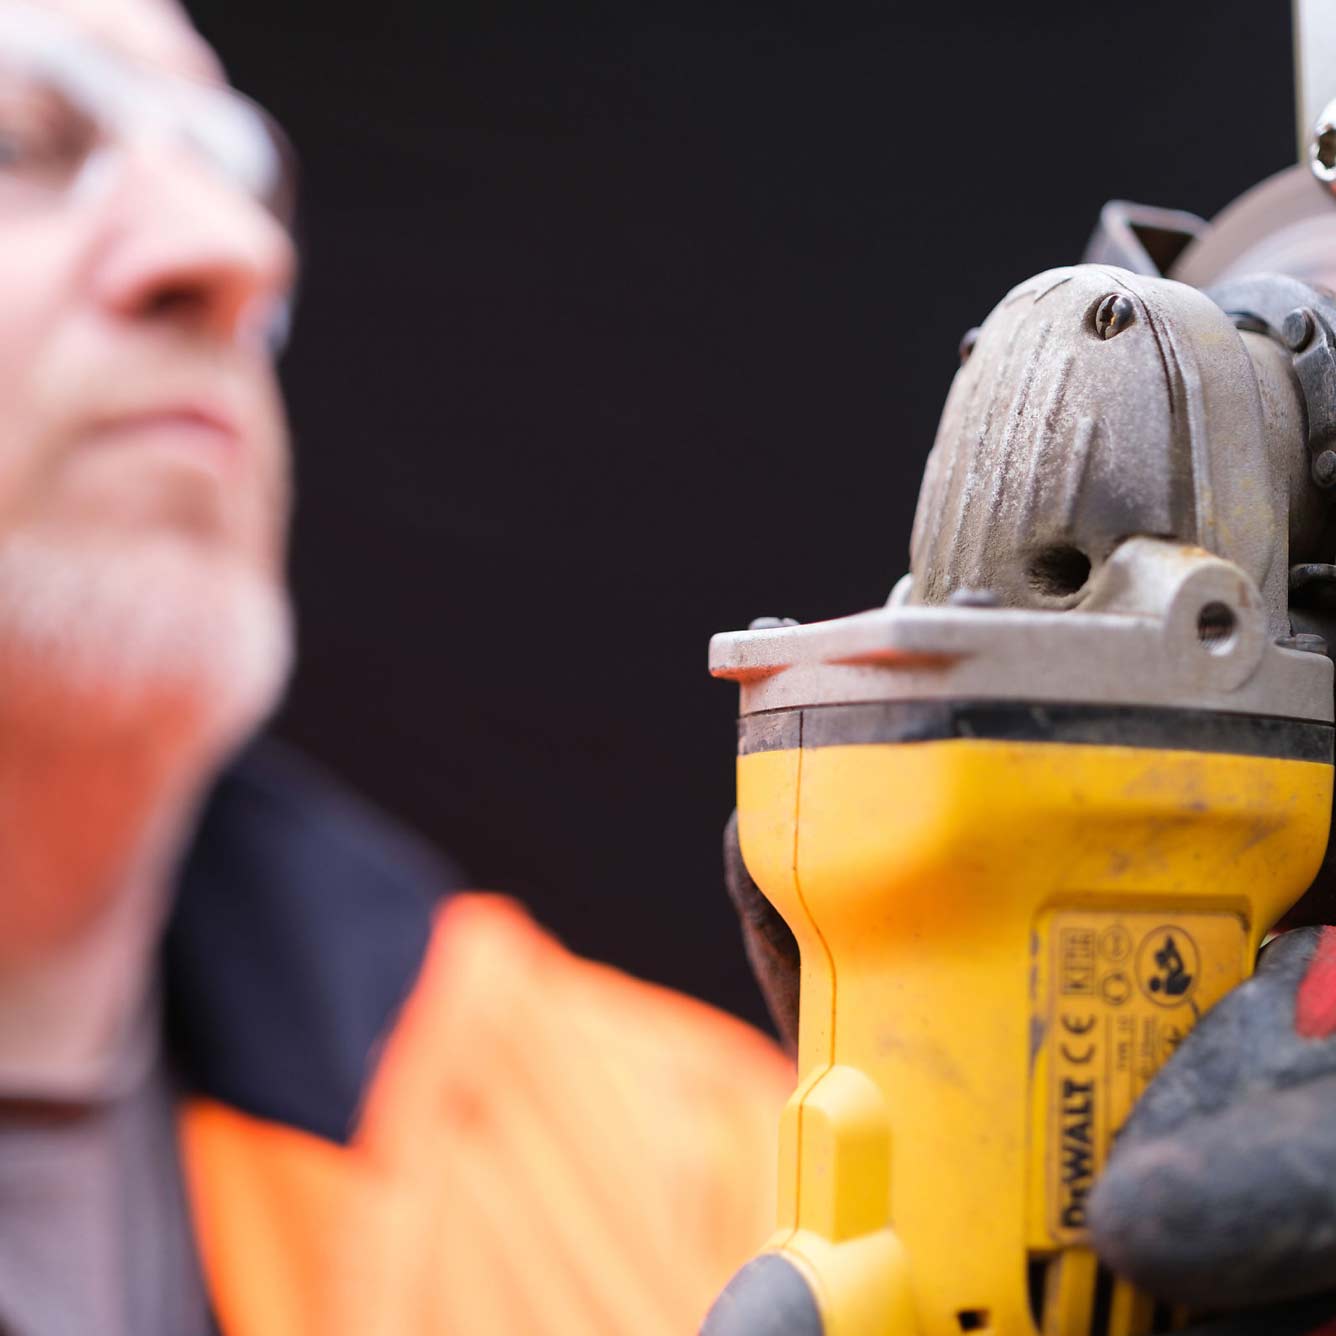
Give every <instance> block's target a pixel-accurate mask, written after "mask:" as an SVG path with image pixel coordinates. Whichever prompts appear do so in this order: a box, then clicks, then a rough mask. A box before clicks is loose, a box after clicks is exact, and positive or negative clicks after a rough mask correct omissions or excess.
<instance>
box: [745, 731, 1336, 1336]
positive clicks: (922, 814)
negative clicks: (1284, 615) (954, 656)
mask: <svg viewBox="0 0 1336 1336" xmlns="http://www.w3.org/2000/svg"><path fill="white" fill-rule="evenodd" d="M879 708H880V711H881V712H880V715H879V713H878V711H879ZM1125 713H1126V718H1125V719H1124V720H1123V721H1121V722H1119V723H1118V724H1117V726H1115V727H1114V728H1112V729H1110V728H1108V727H1107V726H1105V727H1102V728H1101V727H1092V726H1085V727H1081V726H1077V727H1070V726H1069V727H1066V728H1065V730H1064V729H1063V728H1054V729H1052V730H1049V729H1047V728H1046V727H1044V726H1042V723H1041V726H1039V727H1037V728H1036V727H1030V728H1029V729H1028V730H1026V729H1017V728H1014V727H1010V726H1008V727H1002V728H995V729H994V730H993V731H994V732H996V733H998V734H999V736H992V737H989V736H960V735H958V734H959V732H960V731H961V730H956V735H952V736H933V735H932V729H931V727H927V728H922V727H916V726H915V724H914V718H913V707H912V706H910V707H905V706H899V707H897V706H886V707H876V706H868V705H858V706H840V705H826V706H818V707H815V708H811V709H795V710H790V711H779V712H771V713H769V714H764V715H758V716H752V717H751V718H744V719H743V721H742V724H741V748H740V752H741V754H740V756H739V761H738V813H739V832H740V838H741V844H742V850H743V855H744V858H745V860H746V863H747V866H748V869H749V870H750V872H751V874H752V876H753V877H754V878H755V880H756V882H757V884H758V885H759V886H760V887H761V889H762V890H763V891H764V893H765V894H766V896H767V897H769V899H770V900H771V901H772V902H773V903H774V904H775V905H776V906H777V908H778V909H779V911H780V912H781V913H782V914H783V916H784V918H785V919H786V920H787V922H788V923H789V925H790V926H791V928H792V929H793V932H794V934H795V936H796V937H797V939H798V943H799V946H800V949H801V957H802V1014H801V1038H800V1054H799V1073H798V1077H799V1079H798V1086H797V1089H796V1091H795V1093H794V1095H793V1097H792V1099H791V1101H790V1102H789V1105H788V1107H787V1109H786V1111H785V1113H784V1116H783V1124H782V1149H781V1165H780V1211H779V1215H780V1218H779V1224H778V1229H777V1231H776V1233H775V1235H774V1236H773V1238H772V1239H771V1241H770V1244H769V1247H768V1251H770V1252H777V1253H779V1254H781V1255H782V1257H783V1258H784V1259H786V1260H787V1261H788V1262H790V1263H791V1264H792V1265H793V1266H794V1267H795V1268H796V1269H797V1271H798V1272H799V1273H800V1274H801V1275H802V1277H803V1279H804V1280H805V1281H806V1283H807V1287H808V1288H809V1289H810V1291H811V1295H812V1297H813V1299H814V1301H815V1304H816V1307H817V1309H818V1310H819V1313H820V1330H821V1331H822V1332H823V1333H824V1336H960V1333H961V1332H968V1331H981V1332H992V1333H995V1334H996V1336H1022V1334H1028V1333H1031V1332H1039V1333H1042V1336H1077V1334H1078V1333H1079V1334H1080V1336H1085V1334H1086V1333H1089V1332H1090V1331H1091V1330H1092V1322H1093V1320H1094V1314H1095V1312H1096V1309H1097V1308H1098V1309H1099V1310H1100V1311H1101V1318H1100V1323H1101V1330H1104V1331H1107V1332H1108V1333H1109V1336H1138V1333H1144V1332H1148V1331H1151V1330H1162V1329H1166V1328H1168V1327H1170V1326H1172V1325H1174V1316H1173V1315H1172V1314H1164V1313H1158V1314H1157V1313H1156V1312H1155V1311H1154V1310H1153V1309H1152V1307H1151V1305H1150V1303H1149V1302H1148V1301H1147V1300H1145V1299H1144V1298H1143V1297H1142V1296H1140V1295H1138V1294H1136V1293H1134V1292H1133V1291H1132V1290H1131V1289H1130V1288H1128V1287H1127V1286H1125V1285H1124V1284H1122V1283H1121V1282H1119V1283H1116V1284H1114V1283H1112V1282H1111V1281H1110V1280H1109V1279H1108V1278H1107V1277H1101V1276H1100V1275H1099V1274H1098V1272H1097V1268H1096V1265H1095V1261H1094V1258H1093V1254H1091V1253H1090V1252H1089V1251H1087V1250H1086V1249H1085V1247H1084V1243H1085V1229H1084V1225H1085V1211H1084V1207H1085V1200H1086V1197H1087V1195H1088V1194H1089V1191H1090V1189H1091V1185H1092V1183H1093V1181H1094V1178H1095V1175H1096V1174H1097V1173H1098V1172H1099V1169H1100V1166H1101V1165H1102V1164H1103V1162H1104V1159H1105V1157H1106V1155H1107V1153H1108V1150H1109V1146H1110V1143H1111V1140H1112V1138H1113V1136H1114V1133H1115V1132H1116V1131H1117V1129H1118V1127H1119V1125H1120V1123H1121V1122H1122V1120H1123V1119H1124V1117H1125V1116H1126V1115H1127V1113H1128V1111H1129V1110H1130V1108H1131V1106H1132V1103H1133V1102H1134V1100H1135V1099H1136V1098H1137V1096H1138V1094H1139V1093H1140V1091H1141V1090H1142V1089H1143V1088H1144V1086H1145V1085H1146V1083H1147V1081H1148V1080H1149V1079H1150V1077H1151V1076H1152V1075H1153V1074H1154V1072H1155V1070H1156V1069H1157V1068H1158V1067H1159V1066H1160V1064H1161V1063H1162V1062H1163V1061H1164V1060H1165V1058H1166V1057H1167V1056H1168V1055H1169V1054H1170V1053H1172V1051H1173V1049H1174V1047H1175V1046H1176V1045H1177V1043H1178V1042H1179V1041H1180V1040H1181V1039H1182V1037H1183V1035H1184V1034H1185V1033H1186V1032H1187V1030H1188V1029H1189V1028H1190V1027H1191V1026H1192V1025H1193V1024H1194V1022H1195V1021H1196V1020H1197V1018H1198V1017H1199V1016H1200V1015H1201V1014H1202V1013H1203V1012H1204V1011H1205V1010H1206V1009H1207V1008H1208V1007H1209V1006H1210V1005H1211V1004H1212V1003H1213V1002H1215V1001H1216V1000H1217V999H1219V998H1220V996H1221V995H1222V994H1223V993H1225V992H1226V991H1227V990H1228V989H1229V988H1231V987H1232V986H1233V985H1234V984H1236V983H1238V982H1239V981H1240V980H1241V979H1242V978H1243V977H1244V976H1245V975H1246V974H1247V973H1248V971H1249V969H1250V968H1251V962H1252V960H1253V958H1254V956H1255V954H1256V951H1257V948H1258V946H1259V944H1260V942H1261V939H1262V937H1263V936H1264V934H1265V933H1266V932H1267V931H1268V929H1269V928H1270V926H1271V925H1272V924H1273V923H1274V922H1275V921H1276V919H1277V918H1278V917H1279V916H1280V915H1281V914H1282V913H1283V912H1284V911H1285V910H1286V909H1287V908H1288V907H1289V906H1290V905H1291V904H1292V903H1293V902H1294V901H1295V900H1296V899H1297V898H1298V897H1299V896H1300V895H1301V894H1302V892H1303V891H1304V890H1305V888H1306V887H1307V886H1308V885H1309V883H1310V881H1311V879H1312V877H1313V875H1314V873H1315V871H1316V869H1317V868H1318V866H1319V864H1320V862H1321V859H1322V856H1323V852H1324V849H1325V847H1326V843H1327V835H1328V824H1329V814H1330V811H1331V801H1332V768H1331V765H1330V764H1329V760H1330V728H1329V727H1325V726H1323V725H1307V724H1302V723H1297V722H1296V723H1292V724H1286V723H1285V722H1284V721H1274V720H1272V721H1265V720H1263V721H1259V720H1254V719H1249V718H1247V717H1246V716H1237V717H1236V718H1234V719H1232V720H1231V719H1230V718H1228V717H1222V716H1216V717H1214V718H1205V717H1203V716H1200V715H1197V714H1194V713H1193V712H1173V711H1163V712H1157V717H1156V718H1154V719H1153V720H1152V721H1151V723H1150V726H1148V727H1140V728H1138V727H1129V726H1127V722H1126V721H1127V720H1128V719H1131V720H1133V721H1134V722H1135V716H1136V712H1135V711H1131V712H1125ZM1026 717H1027V718H1029V719H1031V720H1033V719H1035V718H1036V717H1038V718H1039V719H1040V720H1041V721H1042V720H1043V719H1044V718H1045V717H1046V716H1044V715H1043V713H1042V712H1039V713H1038V715H1036V713H1035V712H1033V711H1031V712H1029V713H1028V714H1027V716H1026ZM879 719H880V722H879ZM1175 719H1177V720H1179V721H1182V726H1179V725H1178V724H1176V723H1175ZM1068 722H1069V723H1070V721H1068ZM1077 723H1078V725H1079V724H1080V720H1079V719H1078V720H1077ZM1087 723H1088V721H1087ZM1105 724H1106V725H1107V721H1105ZM964 731H966V732H974V733H979V732H987V731H988V729H987V728H986V727H983V728H979V727H974V728H972V729H966V730H964ZM1027 732H1028V735H1027ZM1046 734H1047V736H1046ZM1120 734H1126V735H1128V736H1133V737H1136V738H1137V740H1138V741H1139V742H1140V743H1141V744H1142V745H1117V744H1116V743H1114V742H1110V741H1105V740H1103V739H1104V738H1105V737H1106V736H1110V737H1117V736H1119V735H1120ZM1084 737H1094V738H1096V739H1098V740H1096V741H1083V740H1081V739H1082V738H1084ZM906 739H907V740H906ZM1151 743H1154V744H1155V745H1148V744H1151ZM1105 1323H1107V1325H1105Z"/></svg>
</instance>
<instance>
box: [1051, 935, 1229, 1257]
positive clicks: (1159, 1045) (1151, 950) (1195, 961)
mask: <svg viewBox="0 0 1336 1336" xmlns="http://www.w3.org/2000/svg"><path fill="white" fill-rule="evenodd" d="M1246 946H1247V934H1246V932H1245V931H1244V926H1243V922H1242V920H1241V919H1240V918H1238V917H1237V916H1236V915H1233V914H1198V915H1183V916H1181V917H1178V918H1169V917H1166V916H1163V915H1159V914H1112V913H1088V912H1081V911H1058V912H1055V913H1052V914H1050V915H1048V916H1047V918H1046V919H1045V920H1044V921H1043V922H1041V923H1040V925H1039V930H1038V932H1037V933H1036V935H1035V938H1034V949H1035V956H1036V959H1035V961H1034V966H1035V968H1034V972H1033V975H1032V980H1033V988H1034V1024H1033V1026H1032V1034H1033V1035H1034V1036H1035V1043H1036V1047H1035V1051H1034V1053H1033V1055H1032V1056H1033V1062H1032V1068H1031V1071H1032V1075H1031V1080H1032V1090H1031V1099H1032V1118H1031V1143H1032V1144H1031V1157H1030V1158H1031V1178H1032V1183H1031V1213H1030V1214H1031V1230H1030V1233H1031V1235H1032V1238H1031V1246H1033V1247H1035V1248H1040V1249H1043V1248H1051V1247H1054V1246H1065V1245H1068V1244H1073V1243H1081V1242H1083V1241H1084V1239H1085V1228H1086V1203H1087V1200H1088V1198H1089V1196H1090V1192H1091V1189H1092V1188H1093V1187H1094V1183H1095V1177H1096V1175H1097V1174H1098V1173H1099V1171H1100V1169H1101V1168H1102V1167H1103V1164H1104V1160H1105V1158H1106V1156H1107V1153H1108V1149H1109V1145H1110V1143H1111V1141H1112V1139H1113V1135H1114V1133H1115V1132H1116V1131H1117V1129H1118V1128H1119V1127H1120V1126H1121V1125H1122V1123H1123V1120H1124V1119H1125V1118H1126V1117H1127V1115H1128V1113H1129V1112H1130V1111H1131V1108H1132V1105H1133V1104H1134V1103H1135V1102H1136V1099H1137V1097H1138V1096H1139V1095H1140V1094H1141V1092H1142V1091H1143V1090H1144V1089H1145V1088H1146V1085H1147V1083H1148V1082H1149V1081H1150V1079H1151V1077H1152V1076H1154V1075H1155V1073H1156V1071H1158V1070H1159V1068H1160V1066H1161V1065H1162V1064H1163V1063H1164V1061H1165V1059H1166V1058H1168V1057H1169V1056H1170V1054H1172V1053H1173V1051H1174V1049H1175V1048H1177V1047H1178V1045H1179V1044H1180V1043H1181V1042H1182V1040H1183V1037H1184V1036H1185V1035H1186V1034H1187V1032H1188V1031H1189V1030H1190V1029H1191V1028H1192V1026H1193V1025H1194V1024H1195V1023H1196V1021H1197V1019H1198V1017H1200V1016H1201V1014H1202V1013H1203V1012H1204V1011H1205V1010H1206V1009H1207V1008H1208V1007H1210V1006H1211V1005H1212V1004H1213V1003H1215V1002H1216V1001H1217V1000H1218V999H1219V998H1220V997H1222V996H1223V995H1224V994H1225V993H1226V992H1227V991H1228V990H1229V989H1230V988H1232V987H1233V986H1234V984H1236V983H1237V982H1238V981H1239V980H1240V979H1241V978H1242V977H1243V967H1244V951H1245V948H1246Z"/></svg>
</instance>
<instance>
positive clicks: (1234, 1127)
mask: <svg viewBox="0 0 1336 1336" xmlns="http://www.w3.org/2000/svg"><path fill="white" fill-rule="evenodd" d="M1090 1223H1091V1229H1092V1232H1093V1236H1094V1242H1095V1247H1096V1249H1097V1250H1098V1252H1099V1253H1100V1256H1101V1257H1102V1258H1103V1260H1104V1261H1105V1262H1107V1263H1108V1264H1109V1265H1110V1266H1111V1267H1112V1268H1113V1269H1114V1270H1115V1271H1117V1272H1119V1273H1120V1274H1122V1275H1125V1276H1127V1277H1129V1278H1130V1279H1131V1280H1133V1281H1134V1282H1135V1283H1136V1284H1138V1285H1139V1286H1141V1287H1142V1288H1143V1289H1145V1290H1147V1291H1149V1292H1150V1293H1152V1294H1154V1295H1156V1296H1157V1297H1159V1298H1164V1299H1168V1300H1171V1301H1173V1302H1175V1303H1183V1304H1188V1305H1191V1306H1192V1307H1194V1308H1197V1309H1206V1310H1215V1311H1220V1310H1225V1309H1239V1310H1242V1311H1240V1312H1239V1314H1238V1316H1237V1317H1235V1318H1233V1319H1229V1320H1221V1321H1220V1322H1219V1323H1217V1324H1214V1325H1207V1326H1204V1327H1202V1328H1201V1330H1202V1331H1203V1332H1211V1333H1213V1334H1214V1333H1216V1332H1219V1333H1221V1336H1224V1333H1240V1334H1242V1333H1253V1332H1257V1333H1262V1332H1266V1333H1268V1336H1286V1333H1307V1332H1310V1331H1313V1330H1315V1328H1318V1327H1320V1328H1321V1330H1322V1332H1323V1333H1324V1334H1325V1333H1327V1332H1328V1331H1330V1332H1332V1333H1336V1321H1333V1320H1334V1319H1336V1294H1331V1293H1328V1294H1326V1296H1325V1297H1323V1293H1324V1292H1329V1291H1336V928H1302V929H1297V930H1295V931H1293V932H1289V933H1285V934H1284V935H1283V936H1281V937H1279V938H1278V939H1277V940H1276V941H1275V942H1273V943H1272V944H1271V945H1270V946H1269V947H1267V949H1266V950H1265V951H1264V952H1263V953H1262V957H1261V960H1260V962H1259V966H1258V971H1257V974H1256V975H1255V976H1254V977H1253V978H1252V979H1250V980H1248V981H1247V982H1246V983H1243V984H1241V985H1240V986H1239V987H1238V988H1236V989H1235V990H1234V991H1233V992H1232V993H1230V994H1228V996H1226V997H1225V998H1224V999H1223V1000H1222V1001H1220V1002H1219V1003H1218V1004H1217V1005H1216V1006H1215V1007H1214V1008H1212V1010H1211V1011H1209V1012H1208V1013H1207V1014H1206V1015H1205V1016H1204V1017H1203V1018H1202V1020H1201V1021H1200V1023H1199V1024H1198V1025H1197V1027H1196V1028H1195V1029H1194V1030H1193V1031H1192V1032H1191V1033H1190V1034H1189V1035H1188V1037H1187V1038H1186V1039H1185V1040H1184V1041H1183V1043H1182V1044H1181V1045H1180V1047H1179V1049H1178V1052H1177V1053H1175V1054H1174V1056H1173V1057H1172V1058H1171V1059H1170V1060H1169V1061H1168V1062H1167V1063H1166V1064H1165V1066H1164V1068H1163V1069H1162V1070H1161V1071H1160V1073H1159V1074H1158V1075H1157V1076H1156V1077H1155V1079H1154V1080H1153V1081H1152V1082H1151V1084H1150V1086H1149V1087H1148V1088H1147V1089H1146V1092H1145V1094H1143V1095H1142V1097H1141V1099H1140V1100H1139V1101H1138V1103H1137V1105H1136V1107H1135V1108H1134V1109H1133V1111H1132V1115H1131V1117H1130V1118H1129V1119H1128V1121H1127V1124H1126V1126H1125V1127H1124V1129H1123V1131H1122V1132H1121V1133H1120V1135H1119V1137H1118V1139H1117V1141H1116V1143H1115V1145H1114V1149H1113V1153H1112V1155H1111V1156H1110V1159H1109V1164H1108V1166H1107V1167H1106V1169H1105V1171H1104V1174H1103V1176H1102V1177H1101V1179H1100V1181H1099V1182H1098V1183H1097V1184H1096V1187H1095V1191H1094V1193H1093V1195H1092V1197H1091V1200H1090ZM1314 1296H1316V1297H1314ZM1296 1299H1302V1300H1303V1302H1299V1303H1289V1304H1288V1305H1287V1304H1286V1303H1285V1301H1292V1300H1296ZM1265 1305H1278V1306H1273V1307H1263V1306H1265ZM1326 1323H1330V1324H1331V1325H1330V1326H1329V1327H1328V1326H1325V1325H1322V1324H1326ZM1194 1330H1195V1329H1194Z"/></svg>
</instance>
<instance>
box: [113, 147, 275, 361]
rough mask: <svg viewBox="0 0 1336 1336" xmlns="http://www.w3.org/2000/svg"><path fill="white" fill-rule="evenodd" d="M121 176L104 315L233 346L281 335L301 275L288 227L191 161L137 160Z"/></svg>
mask: <svg viewBox="0 0 1336 1336" xmlns="http://www.w3.org/2000/svg"><path fill="white" fill-rule="evenodd" d="M118 167H119V176H118V178H117V180H116V183H115V185H114V186H113V187H112V190H111V195H110V198H108V199H106V200H105V201H104V204H105V207H106V213H105V215H104V219H105V225H104V228H103V230H102V236H101V238H100V241H101V244H99V245H98V246H97V262H96V268H95V273H94V280H93V281H94V290H95V296H96V298H97V300H98V301H99V303H100V304H101V305H102V306H103V307H104V309H106V310H107V311H109V312H110V313H111V314H113V315H114V316H116V317H117V318H119V319H124V320H133V321H136V322H147V323H154V324H163V325H171V326H173V327H175V328H178V329H181V330H188V331H190V332H193V333H198V334H204V335H207V336H211V337H213V338H217V339H221V340H224V341H226V342H241V341H245V340H250V339H254V340H256V341H257V342H259V341H263V340H264V339H265V338H266V337H267V336H271V335H272V334H273V332H274V327H275V325H276V324H277V322H278V321H279V320H281V319H282V317H283V314H284V309H285V303H286V299H287V297H288V295H289V293H290V290H291V287H292V283H293V278H294V274H295V270H296V251H295V248H294V246H293V243H292V239H291V236H290V235H289V233H288V231H287V230H286V228H284V226H283V225H282V224H281V223H280V222H279V221H278V220H277V219H276V218H275V217H274V216H273V215H272V214H270V213H269V212H268V211H267V210H266V209H265V208H264V207H263V206H262V205H261V204H260V203H259V201H257V200H255V199H254V198H252V197H251V196H250V195H248V194H246V193H245V192H244V191H243V190H242V189H241V188H240V187H239V186H236V185H234V184H233V183H232V182H230V181H228V180H227V179H226V178H224V177H222V176H221V175H218V174H216V173H214V172H213V171H211V170H210V169H209V168H208V167H207V166H206V165H204V164H202V163H198V162H196V161H195V160H194V159H193V158H191V157H189V156H188V155H186V154H184V153H175V152H168V151H165V150H163V151H158V150H155V149H150V148H145V149H143V150H133V151H127V152H126V154H125V156H124V158H123V159H122V160H121V161H120V163H119V164H118Z"/></svg>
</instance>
